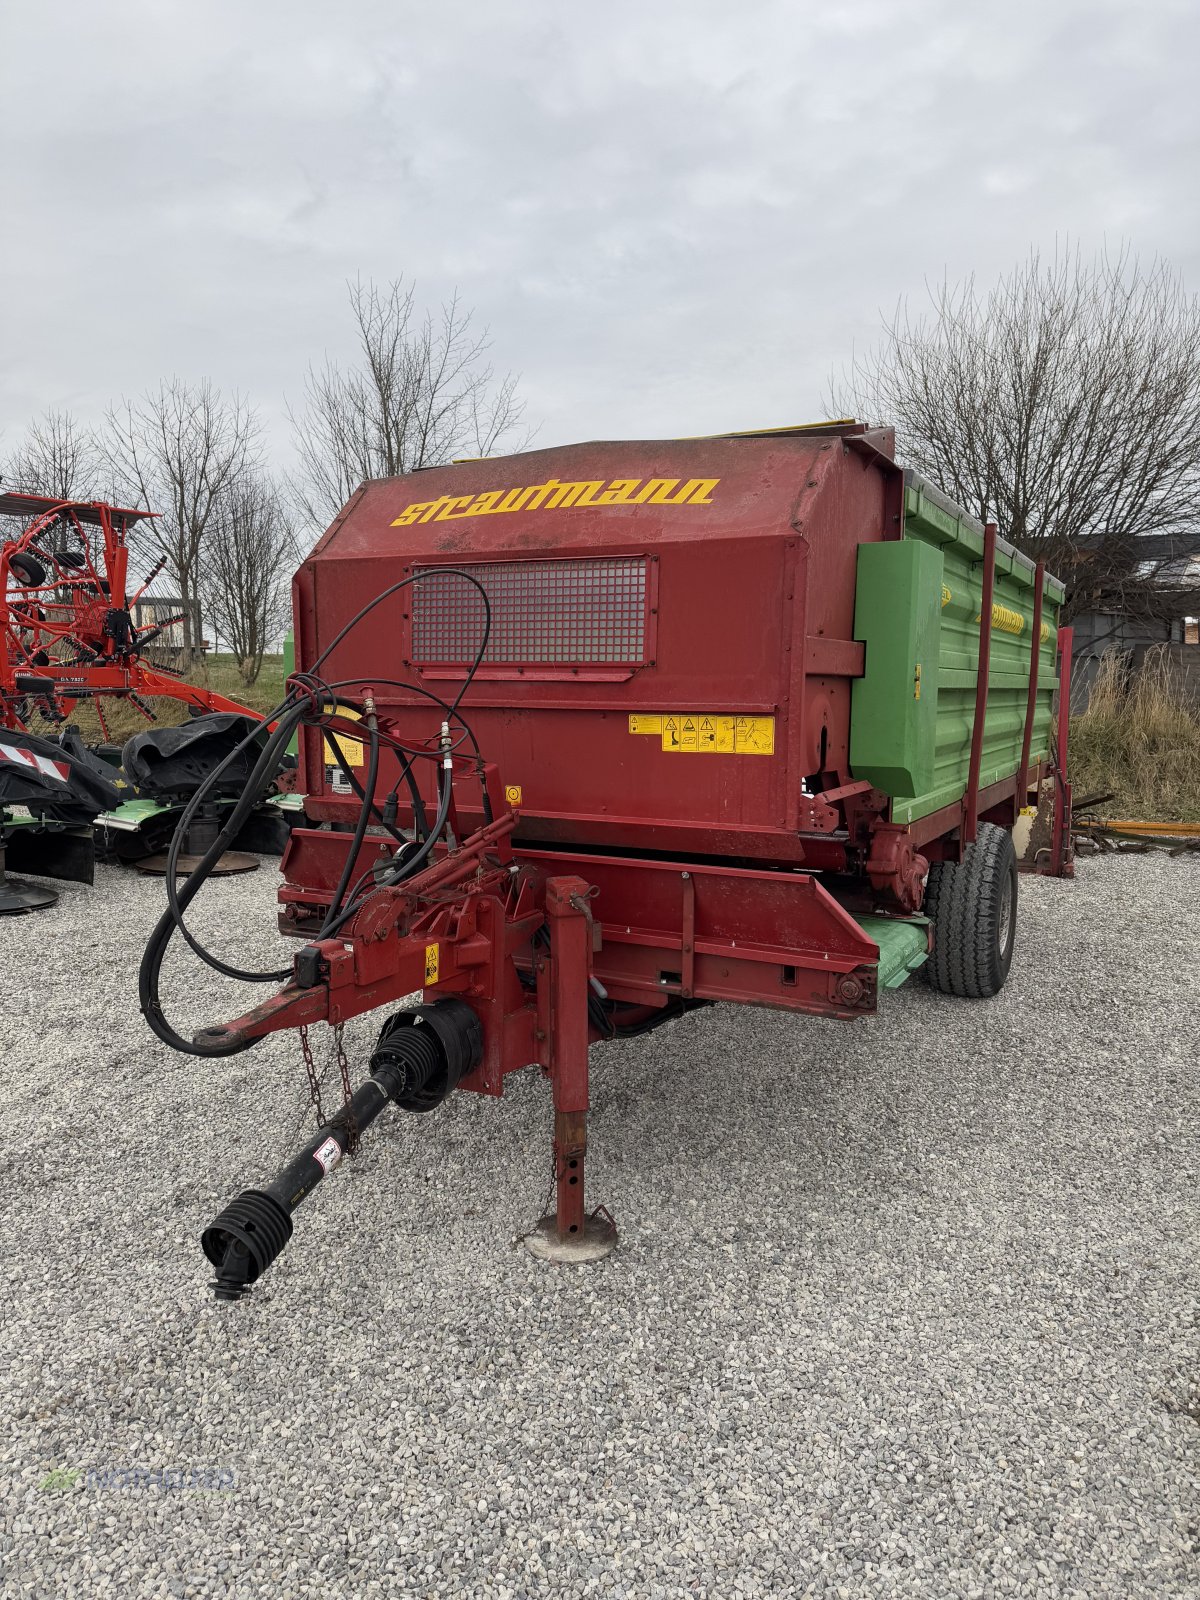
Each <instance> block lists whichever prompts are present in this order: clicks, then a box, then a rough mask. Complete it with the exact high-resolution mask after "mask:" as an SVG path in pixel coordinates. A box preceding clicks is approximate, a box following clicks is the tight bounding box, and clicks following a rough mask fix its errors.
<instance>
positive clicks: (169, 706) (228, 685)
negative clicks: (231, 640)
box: [70, 655, 283, 744]
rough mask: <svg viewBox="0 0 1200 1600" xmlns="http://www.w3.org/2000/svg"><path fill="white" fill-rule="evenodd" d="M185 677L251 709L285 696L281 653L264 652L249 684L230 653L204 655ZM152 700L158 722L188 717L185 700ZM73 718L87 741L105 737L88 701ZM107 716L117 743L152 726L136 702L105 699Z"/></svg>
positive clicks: (166, 724)
mask: <svg viewBox="0 0 1200 1600" xmlns="http://www.w3.org/2000/svg"><path fill="white" fill-rule="evenodd" d="M186 677H187V681H188V682H189V683H195V684H199V685H201V686H202V687H203V688H206V689H211V690H213V691H214V693H216V694H223V695H226V696H227V697H228V698H229V699H230V700H237V701H238V702H239V703H240V704H242V705H244V706H246V707H248V708H249V709H250V710H251V711H259V712H261V711H270V710H271V708H272V707H273V706H277V705H278V704H279V702H280V700H282V698H283V657H282V656H281V655H277V656H264V657H263V664H262V671H261V672H260V673H259V675H258V677H257V679H256V680H255V682H254V683H252V684H249V685H246V684H244V683H243V682H242V679H241V674H240V673H239V672H238V669H237V665H236V662H235V660H234V658H233V656H231V655H211V656H205V657H203V658H202V659H201V660H199V661H197V663H196V664H195V666H194V667H192V668H191V669H190V670H189V671H188V672H187V674H186ZM149 703H150V705H151V707H152V709H153V711H154V713H155V716H156V718H157V723H156V724H153V725H155V726H158V727H163V728H172V727H174V726H175V725H176V724H177V723H180V722H183V721H185V720H186V718H187V714H188V713H187V707H186V705H185V704H184V703H183V701H182V700H168V699H157V698H156V699H154V700H152V701H150V702H149ZM70 720H71V721H72V722H73V723H74V724H75V726H76V727H77V728H78V729H79V731H80V733H81V734H82V735H83V738H84V740H85V742H87V743H89V744H93V743H98V742H99V741H100V740H101V739H102V738H103V733H102V731H101V728H100V719H99V718H98V717H97V715H96V712H95V710H94V708H93V707H92V706H91V705H89V704H88V703H87V702H85V701H81V702H80V703H79V704H78V705H77V706H76V707H75V710H74V711H73V712H72V713H71V719H70ZM104 720H105V722H106V723H107V724H108V733H109V737H110V739H112V741H113V742H114V743H115V744H123V743H124V742H125V740H126V739H128V738H130V737H131V735H133V734H135V733H141V732H142V731H143V729H145V728H148V727H151V726H152V724H151V723H149V722H147V721H146V718H145V717H144V716H142V714H141V712H140V711H139V710H138V709H137V707H136V706H132V705H130V704H129V703H128V701H123V700H114V699H106V700H105V702H104Z"/></svg>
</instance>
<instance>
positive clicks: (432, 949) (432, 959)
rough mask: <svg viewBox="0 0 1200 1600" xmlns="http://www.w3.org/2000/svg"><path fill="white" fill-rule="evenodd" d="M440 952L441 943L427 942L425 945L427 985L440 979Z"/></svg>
mask: <svg viewBox="0 0 1200 1600" xmlns="http://www.w3.org/2000/svg"><path fill="white" fill-rule="evenodd" d="M440 954H441V947H440V945H436V944H427V945H426V946H425V982H426V984H427V985H428V984H431V983H436V982H437V981H438V967H439V965H440V960H439V958H440Z"/></svg>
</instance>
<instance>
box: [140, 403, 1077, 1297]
mask: <svg viewBox="0 0 1200 1600" xmlns="http://www.w3.org/2000/svg"><path fill="white" fill-rule="evenodd" d="M892 453H893V447H892V439H891V435H890V433H888V432H886V431H870V430H868V429H866V428H863V427H861V426H858V425H837V426H832V425H831V426H829V427H821V428H816V429H794V430H781V431H779V432H775V433H769V434H757V435H735V436H727V437H720V438H712V439H699V440H690V441H666V442H652V443H613V444H590V445H583V446H578V447H573V448H569V449H561V450H549V451H539V452H536V453H530V454H525V455H518V456H512V457H508V458H505V459H503V460H485V461H478V462H467V463H461V464H458V465H454V466H449V467H443V468H436V469H432V470H429V471H424V472H421V473H418V474H414V475H412V476H410V477H407V478H400V479H391V480H385V481H380V482H373V483H368V484H366V485H364V486H363V487H362V488H361V489H360V490H359V491H358V493H357V494H356V495H355V497H354V498H353V499H352V500H351V502H350V503H349V505H348V506H347V507H346V508H345V510H344V511H343V512H342V514H341V515H340V516H339V517H338V519H337V521H336V522H335V523H334V524H333V526H332V527H331V528H330V529H329V531H328V533H326V535H325V536H324V538H323V539H322V540H321V542H320V543H319V544H318V546H317V547H316V549H315V550H314V551H313V553H312V554H311V556H310V557H309V558H308V560H307V561H306V562H305V563H304V565H303V567H302V568H301V570H300V572H299V574H298V575H297V577H296V581H295V589H294V602H295V627H296V640H297V664H298V668H299V670H298V671H297V673H296V674H295V675H294V677H293V678H292V679H291V680H290V684H289V689H290V693H289V697H288V701H287V703H286V704H285V706H284V707H283V708H282V710H281V712H280V715H279V718H278V721H277V723H276V727H275V731H274V733H273V734H272V735H271V738H270V740H269V741H268V742H267V744H266V746H265V747H263V749H262V753H261V755H260V756H259V759H258V769H257V770H256V771H255V772H254V773H252V774H251V776H250V778H249V780H248V781H247V783H246V785H245V789H244V793H243V795H242V799H241V801H240V802H239V805H241V806H249V805H252V804H253V802H254V798H255V794H256V790H257V786H258V785H259V784H260V783H261V782H262V781H263V780H264V777H265V775H266V774H267V772H268V771H269V769H270V766H271V762H272V760H273V759H274V748H275V746H276V744H278V745H279V747H280V748H281V747H282V743H283V742H284V741H286V740H287V739H288V738H289V737H290V736H291V733H292V730H293V729H295V728H297V727H300V728H302V729H303V730H304V731H303V733H302V737H301V772H300V779H301V787H302V788H303V789H304V790H305V791H306V793H307V800H306V809H307V818H308V823H309V825H308V826H307V827H304V828H300V829H298V830H296V831H295V832H294V833H293V835H292V838H291V841H290V844H289V846H288V849H287V852H286V854H285V856H284V860H283V878H284V881H283V884H282V887H281V889H280V894H279V900H280V913H279V920H280V926H281V927H282V928H283V929H284V931H285V932H287V933H290V934H293V935H295V936H297V937H298V938H299V939H301V940H302V941H303V943H302V945H301V948H300V949H299V951H298V953H297V954H296V956H295V959H294V961H293V962H292V963H291V964H290V965H289V966H288V967H286V968H284V969H281V970H280V971H277V972H268V973H257V972H244V971H241V970H240V969H238V968H237V967H235V966H232V965H231V964H229V963H228V962H225V961H218V960H217V958H216V957H214V956H211V955H210V954H209V953H208V952H204V951H201V953H202V954H203V955H204V956H205V958H206V959H208V960H210V961H211V962H212V963H213V964H214V965H216V966H218V968H219V970H221V971H223V972H225V973H227V974H230V975H233V976H239V977H245V978H249V979H253V980H255V981H259V982H265V983H268V984H270V985H272V986H273V987H275V988H276V991H277V992H275V993H273V994H272V995H271V997H270V998H268V999H267V1000H265V1001H264V1002H263V1003H262V1004H260V1005H258V1006H256V1007H255V1008H254V1009H253V1010H251V1011H249V1012H247V1013H246V1014H245V1015H244V1016H241V1017H238V1018H236V1019H235V1020H233V1021H230V1022H227V1023H225V1024H224V1025H222V1026H217V1027H210V1028H207V1029H205V1030H203V1031H202V1032H200V1033H199V1034H197V1035H196V1036H195V1037H194V1038H192V1039H185V1038H183V1037H181V1036H180V1035H179V1034H178V1032H176V1030H175V1029H173V1028H172V1027H171V1025H170V1023H169V1022H168V1021H167V1019H166V1016H165V1014H164V1011H163V1007H162V1002H161V999H160V995H159V988H158V973H159V968H160V965H161V961H162V956H163V952H164V950H165V948H166V945H167V942H168V941H169V939H170V938H171V936H172V934H173V933H174V932H175V931H176V930H178V929H182V930H183V931H184V932H185V935H186V936H187V937H188V939H189V942H190V943H192V945H193V948H195V949H199V946H198V942H197V941H195V940H194V938H193V936H192V935H191V934H190V933H188V931H187V930H186V928H185V927H184V914H185V912H186V909H187V906H188V904H189V903H190V901H191V899H192V898H193V896H194V895H195V894H196V892H197V891H198V890H199V888H200V886H201V884H202V882H203V879H204V876H205V873H206V863H207V862H208V861H209V860H210V859H211V860H215V859H216V857H217V855H218V854H219V852H220V850H221V848H222V847H223V844H224V842H225V840H226V838H227V837H231V836H232V834H231V830H233V829H236V827H237V825H238V821H239V818H238V815H237V808H235V811H234V814H233V815H231V817H230V819H229V822H228V823H227V826H226V830H225V832H224V833H223V835H222V837H221V838H218V839H217V840H215V841H214V843H213V845H212V848H211V849H210V851H209V852H208V854H207V856H206V858H205V861H202V862H201V864H200V866H199V868H198V869H197V871H196V872H195V873H193V875H192V876H191V877H190V878H189V879H188V880H187V881H186V883H184V884H182V885H181V886H179V887H178V888H176V887H175V886H174V879H173V876H172V875H171V873H170V872H168V877H167V883H168V891H169V895H170V904H169V906H168V910H167V911H166V913H165V914H164V916H163V918H162V920H161V922H160V923H159V925H158V927H157V928H156V930H155V933H154V935H153V937H152V939H151V941H150V944H149V945H148V947H147V951H146V955H145V958H144V960H143V963H142V972H141V998H142V1008H143V1011H144V1013H145V1015H146V1017H147V1019H148V1021H149V1022H150V1025H151V1026H152V1027H153V1028H154V1030H155V1031H156V1032H157V1033H158V1034H159V1036H160V1037H162V1038H164V1039H166V1040H168V1041H169V1042H170V1043H172V1044H173V1045H175V1046H176V1047H177V1048H179V1049H183V1050H187V1051H189V1052H191V1053H194V1054H198V1055H214V1056H220V1055H230V1054H233V1053H235V1052H237V1051H241V1050H245V1049H247V1048H249V1047H250V1046H252V1045H253V1044H254V1043H255V1042H256V1041H257V1040H259V1039H261V1038H263V1037H264V1036H266V1035H267V1034H269V1033H274V1032H277V1031H279V1030H281V1029H299V1030H301V1033H302V1037H305V1038H306V1034H305V1030H307V1029H308V1028H309V1027H311V1025H312V1024H314V1023H317V1022H324V1023H328V1024H331V1025H332V1026H333V1027H334V1028H340V1027H341V1025H342V1024H343V1023H345V1022H346V1021H347V1020H348V1019H350V1018H352V1017H354V1016H357V1015H360V1014H362V1013H363V1012H367V1011H372V1010H376V1009H378V1008H381V1007H389V1008H394V1009H392V1011H391V1015H390V1016H389V1017H388V1019H387V1021H386V1022H385V1023H384V1025H383V1028H382V1031H381V1033H380V1036H379V1041H378V1044H377V1046H376V1048H375V1051H374V1054H373V1055H372V1057H371V1062H370V1072H369V1076H368V1077H367V1079H366V1081H365V1082H363V1083H362V1084H361V1085H360V1086H359V1087H358V1088H357V1089H354V1090H353V1091H351V1087H350V1081H349V1075H348V1073H346V1074H344V1084H345V1104H344V1105H343V1107H342V1108H341V1110H340V1111H339V1112H338V1113H337V1114H336V1115H335V1116H333V1117H332V1118H331V1119H330V1120H329V1121H327V1122H325V1123H324V1124H323V1126H321V1127H320V1129H319V1131H318V1132H317V1134H316V1136H315V1137H314V1138H313V1139H312V1140H310V1142H309V1143H308V1144H307V1145H306V1146H305V1147H304V1148H303V1149H302V1150H300V1151H299V1152H298V1153H297V1155H296V1156H295V1157H294V1159H293V1160H292V1161H291V1162H289V1163H288V1165H287V1166H286V1167H285V1169H284V1170H283V1171H282V1172H281V1173H280V1174H279V1175H278V1177H277V1178H276V1179H275V1181H274V1182H272V1183H271V1184H270V1185H268V1186H266V1187H264V1188H261V1189H252V1190H248V1191H246V1192H245V1193H244V1194H242V1195H241V1196H240V1197H239V1198H238V1199H237V1200H235V1201H234V1202H233V1203H232V1204H231V1205H230V1206H229V1207H227V1208H226V1210H225V1211H223V1212H222V1213H221V1215H220V1216H219V1217H217V1219H216V1220H215V1221H214V1222H213V1224H212V1225H211V1227H210V1228H209V1229H208V1230H207V1231H206V1232H205V1234H204V1238H203V1241H202V1242H203V1246H204V1250H205V1253H206V1255H207V1257H208V1259H209V1261H210V1262H211V1263H212V1265H213V1266H214V1268H215V1269H216V1283H215V1285H214V1287H215V1288H216V1290H217V1293H218V1295H219V1296H221V1297H223V1298H236V1297H237V1296H238V1295H240V1294H241V1293H243V1292H245V1291H246V1289H247V1288H248V1287H249V1285H250V1284H252V1283H253V1282H254V1281H255V1280H256V1279H257V1278H258V1277H259V1275H260V1274H261V1273H262V1272H263V1271H264V1270H265V1268H266V1267H267V1266H269V1265H270V1263H271V1262H272V1261H273V1260H274V1259H275V1257H276V1256H277V1255H278V1254H279V1252H280V1251H281V1250H282V1248H283V1246H284V1245H285V1244H286V1242H287V1240H288V1238H289V1237H290V1236H291V1232H292V1221H291V1217H292V1213H293V1211H294V1210H295V1208H296V1207H297V1206H298V1205H299V1204H300V1202H301V1201H302V1200H303V1199H304V1198H305V1196H306V1195H308V1194H309V1193H310V1192H311V1191H312V1189H313V1188H314V1187H315V1186H316V1184H317V1183H319V1182H320V1181H321V1179H322V1178H323V1177H325V1176H326V1175H327V1174H328V1173H329V1172H331V1171H332V1170H333V1169H334V1167H335V1166H336V1165H337V1164H338V1162H339V1161H340V1160H341V1159H342V1157H343V1155H344V1154H345V1153H346V1152H348V1151H352V1150H353V1149H354V1147H355V1145H356V1144H357V1141H358V1140H359V1138H360V1137H361V1135H362V1134H363V1131H364V1130H365V1128H366V1127H367V1125H368V1124H369V1123H370V1122H371V1121H373V1120H374V1118H375V1117H376V1116H377V1115H378V1114H379V1113H380V1111H382V1110H383V1109H384V1108H385V1107H386V1106H388V1105H390V1104H395V1105H399V1106H401V1107H405V1108H407V1109H409V1110H413V1111H420V1112H424V1111H429V1110H431V1109H432V1108H433V1107H434V1106H436V1105H437V1104H438V1103H439V1102H440V1101H441V1100H442V1099H443V1098H444V1097H445V1095H446V1094H448V1093H449V1092H450V1090H452V1089H453V1088H455V1087H458V1088H463V1089H472V1090H475V1091H477V1092H480V1093H484V1094H491V1095H499V1094H500V1093H501V1092H502V1089H503V1084H504V1079H505V1077H506V1076H507V1075H508V1074H509V1073H510V1072H514V1071H518V1070H520V1069H522V1068H525V1067H528V1066H530V1065H536V1066H538V1067H540V1068H541V1070H542V1072H543V1073H544V1074H545V1075H546V1076H547V1077H548V1078H549V1080H550V1083H551V1087H552V1092H553V1104H554V1133H553V1158H554V1172H555V1181H556V1204H555V1210H554V1212H553V1214H552V1215H550V1216H549V1217H546V1218H544V1219H543V1220H542V1222H541V1223H540V1224H539V1226H538V1228H537V1229H536V1230H535V1232H534V1233H533V1234H532V1235H531V1237H530V1245H531V1248H533V1249H535V1251H536V1252H538V1253H541V1254H543V1255H545V1256H548V1257H551V1258H554V1259H577V1258H580V1257H582V1258H587V1257H590V1256H593V1255H598V1254H603V1253H604V1252H605V1251H606V1250H607V1249H608V1248H610V1247H611V1245H612V1243H613V1242H614V1239H615V1230H614V1228H613V1225H612V1221H611V1218H610V1217H609V1215H608V1213H607V1212H606V1211H605V1210H603V1208H601V1209H599V1210H594V1209H589V1207H588V1205H587V1203H586V1202H585V1197H584V1196H585V1163H586V1154H587V1131H586V1120H587V1109H588V1047H589V1044H590V1043H595V1042H599V1041H603V1040H605V1039H612V1038H628V1037H630V1036H632V1035H636V1034H639V1033H644V1032H646V1031H648V1030H649V1029H651V1028H654V1027H656V1026H658V1025H659V1024H660V1023H663V1022H665V1021H668V1020H670V1019H671V1018H673V1017H677V1016H679V1015H680V1014H681V1013H682V1012H684V1011H686V1010H688V1009H690V1008H692V1007H695V1006H699V1005H704V1004H707V1003H711V1002H714V1001H727V1002H734V1003H748V1004H754V1005H766V1006H773V1007H778V1008H782V1009H785V1010H791V1011H797V1012H805V1013H809V1014H813V1015H819V1016H832V1017H840V1018H845V1019H855V1018H861V1017H865V1016H868V1015H870V1014H871V1013H873V1012H874V1011H875V1010H876V1007H877V1003H878V999H879V994H880V991H881V990H882V989H884V988H886V987H889V986H895V985H897V984H899V983H901V982H903V981H904V980H905V978H907V977H908V975H909V974H910V972H912V971H914V970H915V969H916V968H918V967H919V966H922V965H925V966H926V969H927V972H928V974H929V978H930V981H931V982H932V983H933V985H934V986H935V987H937V988H939V989H942V990H944V991H947V992H950V993H954V994H958V995H964V996H976V997H981V996H988V995H992V994H995V993H996V992H997V990H998V989H999V988H1000V986H1001V985H1002V984H1003V982H1004V980H1005V977H1006V975H1007V973H1008V970H1009V965H1010V963H1011V960H1012V953H1013V943H1014V939H1015V933H1016V910H1017V867H1016V860H1015V855H1014V851H1013V845H1012V839H1011V829H1012V827H1013V824H1014V822H1015V821H1016V819H1017V817H1018V814H1019V813H1020V811H1021V810H1022V809H1023V808H1024V807H1026V805H1027V802H1028V800H1029V798H1030V796H1031V795H1036V794H1038V793H1040V792H1041V789H1042V784H1043V781H1044V780H1046V779H1048V778H1051V777H1053V776H1054V774H1055V773H1056V772H1058V773H1061V772H1062V771H1063V760H1062V756H1063V748H1062V742H1061V741H1062V739H1063V734H1062V733H1061V732H1060V733H1059V741H1060V745H1059V751H1058V755H1057V758H1056V756H1055V751H1054V744H1055V727H1054V716H1053V708H1052V702H1053V699H1054V694H1055V691H1056V689H1057V688H1058V686H1059V661H1060V653H1059V645H1060V639H1059V634H1058V630H1057V627H1056V613H1057V609H1058V606H1059V604H1060V603H1061V600H1062V598H1063V591H1062V588H1061V585H1059V584H1058V583H1057V582H1056V581H1055V580H1054V579H1052V578H1049V577H1047V575H1046V574H1045V573H1044V572H1043V570H1042V569H1041V567H1040V566H1035V565H1034V564H1033V563H1032V562H1029V561H1027V560H1026V559H1025V558H1024V557H1023V556H1021V555H1020V554H1019V553H1018V552H1017V551H1015V550H1014V549H1013V548H1012V547H1011V546H1010V545H1008V544H1006V543H1005V542H1004V541H1003V540H1002V539H1000V538H999V537H998V535H997V531H996V529H995V528H994V527H990V526H989V527H982V526H980V525H979V524H978V523H976V522H974V521H973V520H972V519H971V518H970V517H969V516H967V515H966V514H965V513H963V512H962V511H961V510H959V508H957V507H956V506H954V505H953V504H951V502H949V501H948V500H946V499H945V497H944V496H942V495H941V494H940V493H939V492H938V491H937V490H936V489H934V488H933V486H931V485H930V484H928V483H927V482H925V481H924V480H922V479H920V478H919V477H917V476H915V475H914V474H912V473H905V472H904V471H902V469H901V468H900V467H898V466H897V465H896V463H895V461H894V460H893V459H892ZM1062 699H1063V703H1064V704H1065V701H1066V696H1065V694H1064V695H1063V696H1062ZM1063 726H1064V728H1065V723H1064V725H1063ZM317 730H320V731H317ZM1059 800H1060V803H1059V805H1058V807H1057V814H1058V836H1057V838H1058V842H1057V845H1056V846H1055V850H1056V852H1057V853H1056V854H1052V855H1051V856H1049V857H1047V858H1046V861H1045V863H1044V864H1045V866H1046V867H1047V869H1048V870H1056V871H1063V870H1065V869H1066V868H1067V867H1068V865H1069V863H1068V861H1067V858H1066V852H1067V851H1068V849H1069V837H1070V835H1069V829H1067V828H1065V827H1064V826H1063V823H1064V819H1065V818H1066V816H1067V814H1068V812H1069V792H1068V791H1067V789H1066V787H1065V782H1064V783H1063V784H1062V786H1061V789H1060V795H1059ZM184 820H185V821H186V813H185V819H184ZM173 848H176V847H173ZM415 993H420V995H421V1001H420V1003H419V1004H416V1005H411V1004H410V1005H402V1004H400V1003H401V1002H403V1001H405V999H406V997H408V996H412V995H413V994H415ZM305 1055H306V1059H311V1056H310V1054H309V1052H308V1049H307V1044H305ZM318 1120H320V1118H319V1117H318Z"/></svg>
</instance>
